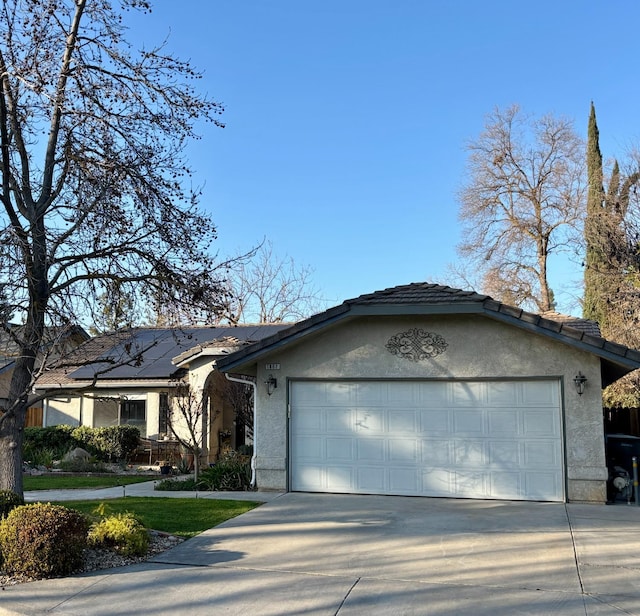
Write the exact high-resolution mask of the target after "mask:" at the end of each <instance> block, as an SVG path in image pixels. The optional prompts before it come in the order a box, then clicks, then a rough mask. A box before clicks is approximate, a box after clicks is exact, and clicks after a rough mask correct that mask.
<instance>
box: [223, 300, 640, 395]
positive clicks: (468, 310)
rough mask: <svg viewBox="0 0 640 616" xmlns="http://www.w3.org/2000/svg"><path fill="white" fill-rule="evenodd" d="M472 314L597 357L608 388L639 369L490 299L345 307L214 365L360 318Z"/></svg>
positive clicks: (605, 345) (584, 337) (613, 347)
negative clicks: (600, 362) (600, 361)
mask: <svg viewBox="0 0 640 616" xmlns="http://www.w3.org/2000/svg"><path fill="white" fill-rule="evenodd" d="M470 314H476V315H478V316H482V317H485V318H488V319H492V320H495V321H499V322H501V323H506V324H509V325H512V326H513V327H518V328H520V329H523V330H525V331H528V332H530V333H532V334H536V335H541V336H545V337H548V338H551V339H553V340H556V341H557V342H560V343H561V344H566V345H568V346H571V347H573V348H576V349H579V350H581V351H584V352H586V353H591V354H593V355H596V356H597V357H599V358H600V359H601V360H602V364H601V365H602V381H603V386H606V385H608V384H610V383H612V382H614V381H616V380H617V379H619V378H620V377H622V376H624V375H625V374H627V373H629V372H631V371H632V370H636V369H638V368H640V352H638V351H635V350H633V349H630V348H628V347H625V346H623V345H620V344H616V343H613V342H609V341H608V340H605V339H604V338H600V337H598V336H593V335H590V334H588V333H585V332H583V331H581V330H579V329H576V328H575V327H571V326H569V325H567V324H566V323H561V322H558V321H553V320H551V319H548V318H545V317H542V316H540V315H537V314H534V313H530V312H526V311H524V310H521V309H519V308H515V307H512V306H507V305H506V304H501V303H500V302H497V301H495V300H493V299H491V298H486V299H483V301H468V302H464V301H455V302H441V303H426V304H425V303H414V304H408V303H397V304H394V303H391V302H384V303H379V304H376V303H366V304H358V303H352V302H345V303H343V304H340V305H339V306H336V307H335V308H332V309H330V310H328V311H326V312H324V313H321V314H318V315H314V316H313V317H310V318H309V319H306V320H304V321H300V322H299V323H297V324H295V325H293V326H291V327H290V328H288V329H285V330H282V331H280V332H278V333H277V334H275V335H273V336H270V337H268V338H265V339H263V340H261V341H260V342H257V343H255V344H252V345H249V346H247V347H244V348H243V349H241V350H239V351H237V352H235V353H231V354H230V355H228V356H226V357H220V358H218V359H217V360H216V367H217V368H218V370H220V371H221V372H231V371H236V372H241V371H242V370H243V369H247V368H249V367H250V366H252V365H253V364H255V363H256V362H258V361H259V360H260V359H261V358H263V357H265V356H267V355H270V354H272V353H274V352H275V351H278V350H281V349H283V348H285V347H287V346H288V345H290V344H293V343H295V342H299V341H301V340H303V339H304V338H305V337H307V336H309V335H311V334H314V333H316V332H318V331H320V330H322V329H324V328H327V327H331V326H333V325H335V324H337V323H339V322H344V321H346V320H348V319H354V318H358V317H371V316H407V315H470Z"/></svg>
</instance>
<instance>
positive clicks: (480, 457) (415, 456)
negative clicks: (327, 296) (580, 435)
mask: <svg viewBox="0 0 640 616" xmlns="http://www.w3.org/2000/svg"><path fill="white" fill-rule="evenodd" d="M559 390H560V388H559V383H558V382H557V381H470V382H466V381H465V382H460V381H455V382H453V381H447V382H443V381H420V382H413V381H411V382H408V381H360V382H315V381H314V382H308V381H305V382H293V383H292V384H291V400H290V402H291V420H290V422H291V423H290V453H291V456H290V476H291V483H290V485H291V489H292V490H293V491H303V492H337V493H355V494H398V495H416V496H444V497H460V498H496V499H513V500H546V501H562V500H564V480H563V477H564V471H563V455H562V428H561V426H562V422H561V413H560V393H559Z"/></svg>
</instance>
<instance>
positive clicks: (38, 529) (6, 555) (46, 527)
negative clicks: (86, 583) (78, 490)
mask: <svg viewBox="0 0 640 616" xmlns="http://www.w3.org/2000/svg"><path fill="white" fill-rule="evenodd" d="M87 526H88V524H87V520H86V518H85V517H84V516H83V515H82V514H81V513H80V512H78V511H75V510H73V509H67V508H66V507H62V506H60V505H51V504H50V503H35V504H31V505H22V506H20V507H16V508H15V509H13V510H12V511H11V512H10V513H9V515H8V516H7V517H6V518H5V519H4V520H2V522H0V552H1V553H2V557H3V561H4V565H3V567H4V571H5V572H6V573H7V574H9V575H16V574H18V575H19V574H22V575H27V576H29V577H33V578H40V579H42V578H51V577H61V576H65V575H69V574H70V573H73V572H74V571H76V570H78V569H79V568H80V567H81V565H82V551H83V550H84V548H85V547H86V545H87Z"/></svg>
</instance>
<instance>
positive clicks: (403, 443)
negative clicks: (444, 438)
mask: <svg viewBox="0 0 640 616" xmlns="http://www.w3.org/2000/svg"><path fill="white" fill-rule="evenodd" d="M388 447H389V462H398V463H410V464H413V465H414V466H415V465H417V464H418V461H419V457H418V442H417V441H416V439H409V438H391V439H389V440H388Z"/></svg>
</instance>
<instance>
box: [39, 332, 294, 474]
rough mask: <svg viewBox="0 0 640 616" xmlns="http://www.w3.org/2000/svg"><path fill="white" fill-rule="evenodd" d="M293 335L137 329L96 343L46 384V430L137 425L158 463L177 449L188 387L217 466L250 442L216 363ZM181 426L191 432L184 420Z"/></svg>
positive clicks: (206, 452)
mask: <svg viewBox="0 0 640 616" xmlns="http://www.w3.org/2000/svg"><path fill="white" fill-rule="evenodd" d="M285 327H287V326H286V325H238V326H228V327H225V326H222V327H188V328H134V329H130V330H122V331H117V332H114V333H111V334H106V335H103V336H98V337H95V338H92V339H91V340H89V341H88V342H86V343H85V344H83V345H82V346H81V347H79V348H78V349H77V350H76V352H75V353H73V354H72V355H70V356H69V357H67V358H65V359H64V361H62V362H57V363H54V364H53V365H52V367H51V368H49V369H48V370H46V371H45V372H44V374H42V376H40V377H39V378H38V380H37V382H36V385H35V391H36V393H38V394H43V393H46V394H47V398H46V399H45V401H44V403H43V425H45V426H53V425H58V424H67V425H72V426H81V425H83V426H90V427H94V428H98V427H103V426H113V425H121V424H131V425H135V426H137V427H138V428H139V430H140V434H141V437H142V438H143V439H145V441H146V442H147V444H148V446H149V458H150V459H149V462H150V463H151V462H152V460H151V458H152V457H155V458H157V457H158V456H160V457H163V456H162V452H163V444H164V443H167V446H169V445H170V444H171V441H172V438H173V433H172V431H171V426H170V423H171V421H172V419H174V420H175V414H173V415H172V412H171V411H172V405H173V402H174V400H173V394H174V393H175V392H176V391H181V389H180V388H181V387H182V386H183V385H184V384H185V383H187V384H188V385H189V387H190V390H191V391H192V392H193V394H194V399H195V402H194V404H197V405H199V408H198V409H197V410H198V411H199V413H200V416H199V417H198V419H197V421H198V424H199V429H200V430H201V433H202V434H204V437H203V458H204V459H203V462H205V463H206V462H210V461H214V460H215V459H216V458H217V456H218V454H219V452H220V451H221V449H222V448H223V446H229V447H236V446H237V445H238V444H241V443H242V442H243V438H244V432H243V428H244V426H242V425H239V423H238V421H236V420H237V417H236V412H235V409H234V408H233V404H232V401H230V400H228V399H227V398H226V397H225V396H224V393H225V391H226V390H227V388H228V384H229V382H228V381H227V380H226V379H225V378H224V377H222V376H221V375H220V374H217V373H215V372H214V371H213V369H212V365H213V361H214V359H215V358H216V357H218V356H220V355H224V354H225V353H230V352H232V351H234V350H237V349H238V348H240V347H241V346H243V345H246V344H248V343H250V342H255V341H258V340H260V339H262V338H263V337H265V336H268V335H272V334H273V333H275V332H277V331H279V330H281V329H283V328H285ZM173 425H174V427H176V428H178V429H185V426H184V425H182V426H180V420H177V421H174V424H173Z"/></svg>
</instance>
